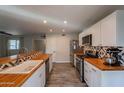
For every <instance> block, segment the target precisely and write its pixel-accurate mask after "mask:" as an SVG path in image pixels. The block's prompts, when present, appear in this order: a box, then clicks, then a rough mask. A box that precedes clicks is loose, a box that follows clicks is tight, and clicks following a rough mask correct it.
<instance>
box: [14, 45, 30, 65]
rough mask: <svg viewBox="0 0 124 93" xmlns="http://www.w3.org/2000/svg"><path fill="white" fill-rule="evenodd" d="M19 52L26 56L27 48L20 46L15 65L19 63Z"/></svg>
mask: <svg viewBox="0 0 124 93" xmlns="http://www.w3.org/2000/svg"><path fill="white" fill-rule="evenodd" d="M20 54H25V56H26V57H27V56H28V49H27V48H25V47H22V48H21V49H19V52H18V54H17V58H16V62H15V63H16V65H18V64H19V63H20V60H19V59H20Z"/></svg>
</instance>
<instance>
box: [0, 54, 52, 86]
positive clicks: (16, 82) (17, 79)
mask: <svg viewBox="0 0 124 93" xmlns="http://www.w3.org/2000/svg"><path fill="white" fill-rule="evenodd" d="M50 57H51V54H39V55H38V56H37V57H35V58H32V60H43V62H41V63H40V64H39V65H38V66H37V67H36V68H35V69H34V70H33V71H31V73H28V74H0V87H20V86H23V84H24V83H25V82H26V81H27V80H28V79H29V78H30V77H31V76H32V75H33V74H35V72H36V71H37V70H38V69H39V68H40V67H41V66H42V65H43V64H45V61H46V60H47V59H49V58H50ZM15 58H16V55H15V56H13V57H8V58H7V57H6V58H2V59H1V61H0V63H3V62H5V63H6V62H9V61H11V60H15ZM3 59H4V60H3ZM27 87H28V86H27Z"/></svg>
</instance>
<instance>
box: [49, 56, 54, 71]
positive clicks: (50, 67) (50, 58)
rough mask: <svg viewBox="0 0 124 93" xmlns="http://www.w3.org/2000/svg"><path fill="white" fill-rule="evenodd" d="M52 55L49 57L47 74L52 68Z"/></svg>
mask: <svg viewBox="0 0 124 93" xmlns="http://www.w3.org/2000/svg"><path fill="white" fill-rule="evenodd" d="M52 60H53V59H52V55H51V56H50V57H49V72H51V71H52V67H53V62H52Z"/></svg>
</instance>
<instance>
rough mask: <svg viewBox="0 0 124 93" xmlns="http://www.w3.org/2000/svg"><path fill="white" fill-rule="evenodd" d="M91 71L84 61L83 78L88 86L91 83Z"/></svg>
mask: <svg viewBox="0 0 124 93" xmlns="http://www.w3.org/2000/svg"><path fill="white" fill-rule="evenodd" d="M90 79H91V71H90V67H89V65H88V63H87V62H84V80H85V82H86V83H87V85H88V86H90V85H91V84H90V83H91V80H90Z"/></svg>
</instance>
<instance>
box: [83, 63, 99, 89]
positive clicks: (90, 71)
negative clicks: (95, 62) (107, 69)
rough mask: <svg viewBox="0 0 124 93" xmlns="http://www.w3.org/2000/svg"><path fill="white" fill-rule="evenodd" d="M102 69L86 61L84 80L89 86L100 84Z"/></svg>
mask: <svg viewBox="0 0 124 93" xmlns="http://www.w3.org/2000/svg"><path fill="white" fill-rule="evenodd" d="M100 79H101V78H100V71H99V69H97V68H95V67H94V66H92V65H91V64H89V63H88V62H86V61H85V62H84V80H85V82H86V83H87V85H88V86H89V87H98V86H100V82H101V81H100Z"/></svg>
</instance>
